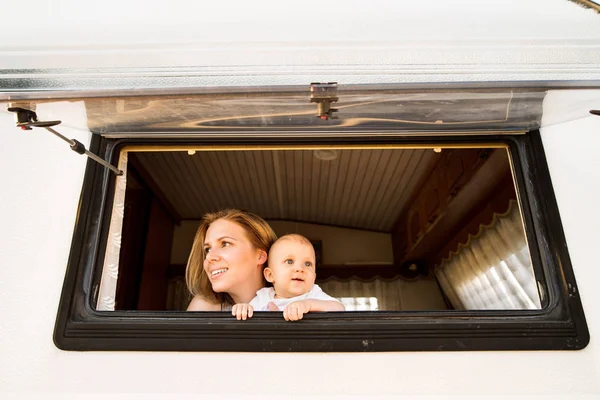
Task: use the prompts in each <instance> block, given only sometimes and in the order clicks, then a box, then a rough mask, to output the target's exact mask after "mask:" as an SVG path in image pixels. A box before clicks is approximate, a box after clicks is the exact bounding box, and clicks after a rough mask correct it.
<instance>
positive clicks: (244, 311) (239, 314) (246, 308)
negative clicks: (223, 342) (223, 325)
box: [231, 303, 254, 321]
mask: <svg viewBox="0 0 600 400" xmlns="http://www.w3.org/2000/svg"><path fill="white" fill-rule="evenodd" d="M231 314H232V315H233V316H234V317H236V318H237V320H238V321H239V320H241V319H243V320H244V321H245V320H246V319H247V318H252V314H254V308H253V307H252V306H251V305H250V304H248V303H239V304H236V305H234V306H233V308H232V309H231Z"/></svg>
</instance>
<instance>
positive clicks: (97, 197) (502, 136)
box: [55, 91, 588, 351]
mask: <svg viewBox="0 0 600 400" xmlns="http://www.w3.org/2000/svg"><path fill="white" fill-rule="evenodd" d="M269 95H272V98H266V96H264V95H263V96H259V95H257V96H256V97H255V98H253V97H252V96H248V95H243V96H240V95H231V96H227V95H223V96H222V97H220V96H217V97H216V98H215V97H210V96H209V97H208V98H206V97H202V96H199V97H194V96H189V97H188V98H178V97H175V98H170V99H169V98H167V99H161V98H158V99H153V100H144V99H137V100H135V101H127V100H126V99H125V100H123V99H87V100H86V108H87V111H88V118H89V124H90V126H91V127H92V129H93V128H94V127H96V129H95V132H96V133H97V135H94V139H93V143H92V145H93V150H94V151H95V152H96V153H97V154H105V155H106V157H107V158H108V159H109V160H110V161H111V162H112V163H113V164H115V165H117V164H118V165H119V168H120V169H122V170H123V171H124V172H125V173H124V174H123V175H122V176H121V177H118V178H116V177H115V176H114V175H113V174H112V173H108V172H107V171H106V170H105V169H104V168H102V167H101V166H99V165H97V164H94V163H89V164H88V170H87V172H86V178H85V182H84V187H83V192H82V203H81V209H80V214H79V218H78V225H77V227H76V232H75V236H74V241H73V245H72V253H71V258H70V262H69V268H68V272H67V276H66V278H65V286H64V289H63V295H62V298H61V306H60V309H59V315H58V319H57V325H56V331H55V342H56V343H57V345H58V346H59V347H60V348H63V349H73V350H202V351H224V350H225V351H290V350H292V351H400V350H439V349H444V350H481V349H511V350H515V349H577V348H582V347H585V345H586V344H587V341H588V333H587V327H586V324H585V319H584V316H583V310H582V308H581V303H580V302H579V299H578V298H577V292H576V284H575V279H574V276H573V273H572V270H571V268H570V264H569V258H568V254H567V251H566V248H565V247H564V244H563V243H564V238H563V237H562V228H561V226H560V220H559V218H558V210H557V206H556V203H555V201H554V198H553V196H549V195H548V194H551V193H552V187H551V183H550V179H549V175H548V171H547V168H546V165H545V160H544V156H543V148H542V146H541V141H540V138H539V133H538V132H537V131H535V130H533V131H528V132H527V130H528V129H527V128H528V127H530V126H535V121H536V118H538V117H539V101H540V99H541V98H542V97H543V93H542V95H541V96H540V94H539V93H537V92H533V93H532V92H513V91H510V92H508V93H506V92H501V91H496V92H491V91H490V92H457V93H445V92H440V93H437V92H436V93H428V94H424V95H415V94H412V95H411V94H406V93H384V94H381V96H383V98H384V99H387V100H386V101H384V102H383V103H384V105H383V106H382V107H383V108H378V106H372V103H377V101H373V99H376V98H379V97H380V96H379V95H378V94H377V93H373V94H371V95H370V97H369V98H368V99H367V98H366V97H368V96H366V95H365V94H364V93H358V94H356V95H355V96H356V98H354V100H355V101H356V102H355V104H356V108H352V107H350V106H349V107H348V109H349V110H348V111H343V108H342V107H340V111H339V114H340V120H338V121H336V120H325V121H323V120H322V119H317V118H315V116H314V115H310V113H312V112H313V111H312V110H313V109H312V108H311V106H310V105H309V106H306V104H305V102H301V101H300V100H298V99H297V97H296V95H289V94H283V95H280V96H279V95H276V94H273V93H270V94H269ZM286 96H288V97H286ZM385 96H388V97H385ZM298 98H302V99H303V97H301V96H298ZM359 100H360V101H359ZM366 100H369V101H366ZM162 103H164V104H165V107H164V109H167V108H170V109H171V110H172V107H173V106H174V105H175V104H177V105H180V106H182V107H183V111H182V113H180V114H181V115H180V117H181V116H183V117H182V118H183V121H180V122H179V123H178V125H177V127H174V126H169V123H168V122H166V123H165V122H164V121H165V118H164V115H162V116H161V115H160V113H161V111H163V108H161V104H162ZM365 104H367V105H365ZM399 104H400V105H403V107H406V109H407V111H406V114H407V115H409V116H410V118H408V117H405V118H403V119H398V121H399V122H398V121H394V120H392V119H390V118H384V117H386V116H389V114H390V113H391V112H392V110H395V109H396V108H397V107H398V105H399ZM111 105H116V107H114V109H112V108H111ZM434 105H435V106H437V108H432V106H434ZM166 106H168V107H166ZM278 107H281V108H285V109H286V111H285V112H282V111H281V110H278ZM361 107H362V108H361ZM365 107H366V108H365ZM477 107H479V110H480V113H481V114H482V115H480V116H479V115H477V114H478V112H477V111H476V110H475V111H474V108H477ZM198 109H202V110H203V112H204V114H202V115H211V116H212V117H210V118H203V119H197V118H192V117H190V116H189V115H187V114H186V112H190V110H198ZM290 109H291V110H290ZM230 110H234V113H235V115H237V117H235V118H234V119H233V122H231V120H232V118H231V117H230V116H228V113H231V111H230ZM257 110H258V111H257ZM298 110H301V111H298ZM425 110H426V111H427V112H424V111H425ZM431 110H433V111H431ZM465 110H466V111H465ZM253 112H254V114H253ZM432 112H433V113H434V114H435V115H431V113H432ZM111 113H113V114H111ZM149 113H150V114H152V115H154V116H156V121H154V122H153V121H150V122H149V123H147V125H146V126H144V125H139V122H140V121H145V119H144V117H145V116H148V115H149ZM286 113H287V114H286ZM344 113H346V115H345V116H344ZM240 115H241V116H240ZM252 115H254V116H260V118H256V117H253V116H252ZM140 116H144V117H140ZM473 118H478V119H476V120H475V121H472V120H471V119H473ZM107 119H108V120H110V121H112V122H111V123H114V126H113V127H111V128H110V131H103V129H104V130H105V129H106V127H107V126H108V125H107V124H106V120H107ZM423 119H426V120H427V121H428V122H427V124H428V125H427V126H426V128H427V129H421V130H419V129H417V130H409V129H407V126H410V124H416V123H417V122H419V121H420V120H421V122H422V120H423ZM362 120H366V123H362V122H361V121H362ZM396 123H397V124H399V126H398V127H394V124H396ZM453 123H455V125H453ZM361 124H362V126H361ZM445 124H446V125H445ZM470 125H472V127H473V129H471V126H470ZM357 126H358V127H360V129H357V128H356V127H357ZM456 126H458V127H459V128H458V129H455V128H454V127H456ZM299 127H300V128H299ZM327 127H329V128H328V129H330V131H329V132H327V131H326V128H327ZM466 127H468V128H469V129H467V130H465V129H466ZM506 127H510V129H507V128H506ZM163 129H164V130H166V133H161V132H162V130H163ZM178 129H179V130H178ZM490 129H497V130H496V131H490ZM323 130H325V132H323ZM235 171H240V173H239V174H235V173H232V172H235ZM222 176H231V179H230V180H224V179H222V178H220V177H222ZM224 207H236V208H244V209H248V210H250V211H253V212H256V213H257V214H259V215H261V216H263V217H264V218H266V219H267V221H268V222H269V223H270V224H271V226H272V227H273V228H274V230H275V231H276V233H278V234H283V233H290V232H291V231H293V232H297V233H302V234H304V235H305V236H307V237H309V239H311V240H312V241H314V243H315V246H316V248H318V249H319V253H320V260H319V263H318V266H317V276H318V280H317V283H319V284H320V285H321V287H322V288H323V289H324V290H325V291H326V292H327V293H329V294H330V295H332V296H334V297H337V298H339V299H340V300H341V301H342V302H343V303H344V304H345V305H346V307H347V310H348V311H347V312H345V313H323V314H309V315H307V317H305V319H304V320H303V321H302V322H301V323H288V322H285V321H284V320H283V319H282V318H281V316H280V315H278V314H277V313H260V314H257V315H255V317H254V318H252V320H249V321H236V320H235V319H234V318H232V317H231V316H230V315H229V313H226V312H223V313H220V312H200V313H188V312H184V311H182V310H183V309H184V308H185V306H186V305H187V302H188V297H187V296H188V295H187V290H186V288H185V285H184V284H183V282H182V274H183V271H184V268H185V261H186V259H187V252H189V247H190V246H191V240H192V238H193V233H194V231H195V228H196V227H197V224H198V219H199V218H200V217H201V216H202V214H204V213H205V212H208V211H214V210H215V209H219V208H224ZM113 239H115V240H113ZM504 239H506V240H504Z"/></svg>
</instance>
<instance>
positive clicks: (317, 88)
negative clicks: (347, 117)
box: [310, 82, 339, 120]
mask: <svg viewBox="0 0 600 400" xmlns="http://www.w3.org/2000/svg"><path fill="white" fill-rule="evenodd" d="M338 100H339V98H338V97H337V82H329V83H311V84H310V102H311V103H317V118H321V119H324V120H328V119H337V117H336V116H334V115H333V113H334V112H337V111H338V110H337V108H331V103H335V102H336V101H338Z"/></svg>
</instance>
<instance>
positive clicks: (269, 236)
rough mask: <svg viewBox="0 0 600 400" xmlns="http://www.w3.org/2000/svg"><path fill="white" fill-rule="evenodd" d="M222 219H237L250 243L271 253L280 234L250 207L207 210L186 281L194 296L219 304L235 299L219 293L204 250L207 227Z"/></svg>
mask: <svg viewBox="0 0 600 400" xmlns="http://www.w3.org/2000/svg"><path fill="white" fill-rule="evenodd" d="M219 219H225V220H228V221H231V222H234V223H236V224H238V225H239V226H241V227H242V228H244V230H245V231H246V236H247V238H248V240H250V243H252V245H253V246H254V247H255V248H257V249H260V250H264V251H265V252H266V253H267V254H268V253H269V249H270V248H271V245H272V244H273V242H275V240H277V235H275V232H273V229H271V227H270V226H269V224H268V223H267V222H266V221H265V220H264V219H262V218H261V217H259V216H258V215H256V214H253V213H250V212H247V211H241V210H236V209H225V210H221V211H217V212H215V213H209V214H205V215H204V217H202V221H201V222H200V226H199V227H198V231H197V232H196V236H195V237H194V244H193V245H192V251H191V252H190V257H189V258H188V263H187V267H186V269H185V283H186V284H187V287H188V290H189V291H190V293H191V294H192V295H194V296H196V295H200V296H202V297H203V298H204V299H206V300H208V301H211V302H213V303H215V304H219V303H220V304H223V303H229V304H233V300H232V299H231V296H229V294H227V293H217V292H215V291H214V290H213V288H212V285H211V284H210V280H209V279H208V275H207V274H206V272H205V271H204V258H205V257H206V254H205V251H204V238H205V237H206V231H207V230H208V227H209V226H210V225H211V224H212V223H213V222H215V221H217V220H219ZM263 279H264V278H263Z"/></svg>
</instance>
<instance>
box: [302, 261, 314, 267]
mask: <svg viewBox="0 0 600 400" xmlns="http://www.w3.org/2000/svg"><path fill="white" fill-rule="evenodd" d="M312 265H313V263H311V262H310V261H307V262H305V263H304V266H305V267H312Z"/></svg>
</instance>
